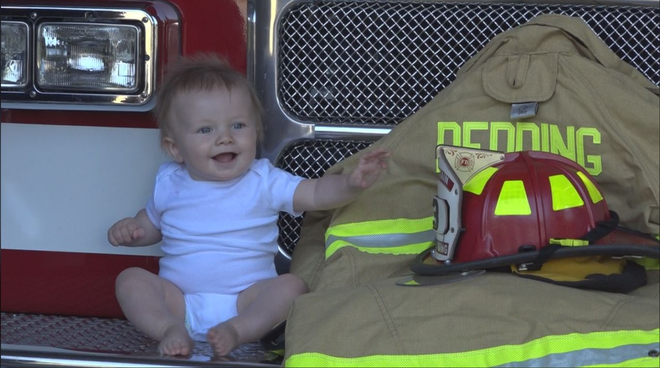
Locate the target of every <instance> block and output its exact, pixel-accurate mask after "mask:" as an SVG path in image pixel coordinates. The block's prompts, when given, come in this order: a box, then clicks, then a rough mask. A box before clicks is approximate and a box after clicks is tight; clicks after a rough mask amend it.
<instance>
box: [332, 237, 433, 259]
mask: <svg viewBox="0 0 660 368" xmlns="http://www.w3.org/2000/svg"><path fill="white" fill-rule="evenodd" d="M433 245H434V244H433V242H424V243H417V244H406V245H402V246H399V247H363V246H359V245H355V244H352V243H349V242H347V241H344V240H337V241H335V242H333V243H332V244H331V245H330V246H329V247H328V248H327V249H326V250H325V258H329V257H330V256H331V255H333V254H334V253H335V252H336V251H337V250H339V249H340V248H344V247H353V248H355V249H357V250H360V251H362V252H366V253H370V254H396V255H401V254H419V253H422V252H423V251H425V250H427V249H429V248H431V247H432V246H433Z"/></svg>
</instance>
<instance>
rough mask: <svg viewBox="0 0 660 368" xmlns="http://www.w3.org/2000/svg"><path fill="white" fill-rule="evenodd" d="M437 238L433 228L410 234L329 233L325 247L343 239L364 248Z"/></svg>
mask: <svg viewBox="0 0 660 368" xmlns="http://www.w3.org/2000/svg"><path fill="white" fill-rule="evenodd" d="M434 239H435V231H434V230H433V229H430V230H425V231H422V232H418V233H410V234H376V235H358V236H335V235H328V239H326V241H325V247H326V248H328V247H329V246H330V245H332V243H334V242H336V241H337V240H343V241H345V242H348V243H350V244H353V245H355V246H358V247H364V248H395V247H401V246H404V245H410V244H420V243H426V242H432V241H433V240H434Z"/></svg>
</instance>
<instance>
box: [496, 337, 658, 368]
mask: <svg viewBox="0 0 660 368" xmlns="http://www.w3.org/2000/svg"><path fill="white" fill-rule="evenodd" d="M658 349H660V345H658V343H655V342H654V343H651V344H647V345H623V346H619V347H616V348H611V349H597V348H592V349H582V350H576V351H571V352H567V353H560V354H550V355H546V356H544V357H542V358H536V359H529V360H525V361H522V362H512V363H507V364H503V365H498V366H497V367H582V366H586V365H605V364H617V363H622V362H626V361H628V360H632V359H639V358H644V357H648V356H649V352H650V351H652V350H653V351H658ZM656 359H657V358H656Z"/></svg>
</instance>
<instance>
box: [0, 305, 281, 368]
mask: <svg viewBox="0 0 660 368" xmlns="http://www.w3.org/2000/svg"><path fill="white" fill-rule="evenodd" d="M1 315H2V367H7V366H12V365H11V364H9V363H10V361H9V360H8V359H9V357H10V356H11V357H13V358H12V359H15V356H16V355H21V354H20V352H23V353H24V354H23V355H25V356H30V357H31V356H33V355H37V356H39V357H40V359H42V358H48V357H49V355H50V356H51V357H52V358H53V359H54V358H55V357H60V358H61V356H62V355H63V354H64V355H67V352H69V353H71V354H69V355H71V356H74V359H82V360H87V361H88V362H90V361H94V364H93V365H84V364H83V365H77V366H99V365H98V364H101V363H99V361H101V362H102V361H106V362H107V363H108V365H107V366H116V365H115V364H111V363H110V361H111V360H115V363H117V361H121V362H124V363H122V366H124V365H123V364H125V362H126V361H127V360H128V361H129V362H130V360H131V358H134V360H135V361H136V362H137V364H138V365H137V366H181V364H182V363H183V365H191V364H188V363H195V364H193V365H208V364H209V363H210V364H211V365H213V366H219V365H223V366H227V365H229V366H245V365H248V366H255V365H262V366H279V365H280V364H281V357H279V356H278V355H276V354H274V353H271V352H267V351H265V350H264V348H263V346H262V345H261V344H260V343H251V344H243V345H240V346H239V347H238V348H237V349H235V350H234V351H233V352H231V353H230V354H229V356H227V357H222V358H214V357H213V352H212V351H211V347H210V345H209V344H207V343H201V342H198V343H196V345H195V349H194V350H193V353H192V354H191V355H190V356H188V357H161V356H160V355H159V354H158V351H157V347H158V342H157V341H155V340H152V339H151V338H149V337H147V336H145V335H144V334H143V333H142V332H140V331H138V330H137V329H136V328H135V327H133V325H132V324H131V323H130V322H128V321H127V320H123V319H109V318H94V317H73V316H52V315H37V314H14V313H2V314H1ZM61 349H65V350H61ZM35 352H38V354H37V353H35ZM48 352H51V353H50V354H49V353H48ZM85 354H87V355H88V356H87V357H85ZM75 357H78V358H75ZM53 361H54V360H53ZM51 364H52V366H58V365H59V364H56V363H53V362H51ZM21 365H22V364H21ZM38 365H39V366H44V365H43V364H42V363H39V364H38ZM65 365H66V364H65ZM35 366H36V365H35ZM100 366H104V365H100Z"/></svg>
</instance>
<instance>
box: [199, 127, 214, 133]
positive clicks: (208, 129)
mask: <svg viewBox="0 0 660 368" xmlns="http://www.w3.org/2000/svg"><path fill="white" fill-rule="evenodd" d="M198 132H199V133H202V134H207V133H211V128H209V127H204V128H200V129H199V130H198Z"/></svg>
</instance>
